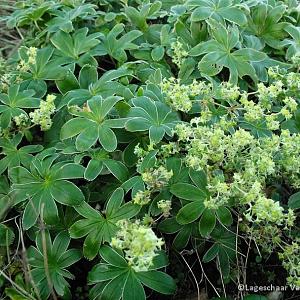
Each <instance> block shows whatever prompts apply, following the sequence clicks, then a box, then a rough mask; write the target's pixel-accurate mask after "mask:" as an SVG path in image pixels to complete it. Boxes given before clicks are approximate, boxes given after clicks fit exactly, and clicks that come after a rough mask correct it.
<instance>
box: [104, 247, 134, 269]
mask: <svg viewBox="0 0 300 300" xmlns="http://www.w3.org/2000/svg"><path fill="white" fill-rule="evenodd" d="M99 253H100V255H101V257H102V258H103V259H104V260H105V261H106V262H107V263H109V264H111V265H113V266H115V267H119V268H127V267H128V264H127V261H126V260H125V259H124V257H122V256H121V255H120V254H119V253H117V252H116V251H115V250H114V249H112V248H111V247H109V246H106V245H103V246H102V247H101V248H100V250H99Z"/></svg>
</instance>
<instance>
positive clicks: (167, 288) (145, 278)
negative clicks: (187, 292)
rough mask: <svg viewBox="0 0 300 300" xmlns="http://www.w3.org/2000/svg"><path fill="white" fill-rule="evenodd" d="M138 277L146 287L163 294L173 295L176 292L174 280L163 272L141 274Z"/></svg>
mask: <svg viewBox="0 0 300 300" xmlns="http://www.w3.org/2000/svg"><path fill="white" fill-rule="evenodd" d="M136 276H137V278H138V279H139V280H140V281H141V282H142V283H143V284H144V285H146V286H147V287H149V288H150V289H152V290H155V291H157V292H159V293H161V294H165V295H172V294H174V292H175V290H176V284H175V281H174V280H173V278H172V277H171V276H169V275H167V274H165V273H163V272H160V271H148V272H139V273H137V274H136Z"/></svg>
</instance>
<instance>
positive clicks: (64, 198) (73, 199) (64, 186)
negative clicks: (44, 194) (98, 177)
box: [50, 180, 84, 206]
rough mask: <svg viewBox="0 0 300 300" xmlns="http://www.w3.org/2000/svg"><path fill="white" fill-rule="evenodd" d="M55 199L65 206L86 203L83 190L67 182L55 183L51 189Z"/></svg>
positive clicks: (59, 181)
mask: <svg viewBox="0 0 300 300" xmlns="http://www.w3.org/2000/svg"><path fill="white" fill-rule="evenodd" d="M50 192H51V195H52V196H53V198H54V199H55V200H56V201H57V202H59V203H62V204H65V205H71V206H72V205H79V204H80V203H81V202H83V201H84V195H83V193H82V192H81V190H80V189H79V188H78V187H77V186H76V185H75V184H73V183H72V182H69V181H66V180H58V181H55V182H54V183H53V184H52V185H51V188H50Z"/></svg>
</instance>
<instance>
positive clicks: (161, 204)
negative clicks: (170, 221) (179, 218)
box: [157, 200, 172, 218]
mask: <svg viewBox="0 0 300 300" xmlns="http://www.w3.org/2000/svg"><path fill="white" fill-rule="evenodd" d="M171 206H172V201H170V200H160V201H158V202H157V207H158V208H159V209H160V210H161V211H162V214H163V216H164V217H165V218H167V217H168V216H169V215H170V211H171V208H172V207H171Z"/></svg>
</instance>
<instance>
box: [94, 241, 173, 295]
mask: <svg viewBox="0 0 300 300" xmlns="http://www.w3.org/2000/svg"><path fill="white" fill-rule="evenodd" d="M99 253H100V256H101V258H102V260H103V262H101V263H100V264H98V265H96V266H95V267H94V268H93V269H92V270H91V271H90V273H89V276H88V281H89V283H90V284H95V283H96V285H95V286H94V287H93V288H92V289H91V291H90V299H111V300H120V299H122V300H144V299H146V294H145V291H144V288H143V285H144V286H147V287H148V288H150V289H152V290H155V291H157V292H159V293H161V294H165V295H171V294H173V293H174V292H175V290H176V285H175V282H174V280H173V278H172V277H170V276H169V275H167V274H166V273H164V272H161V271H157V270H158V269H161V268H163V267H165V266H167V265H168V260H167V257H166V255H165V253H164V252H160V253H159V254H158V255H157V256H156V257H155V258H154V260H153V265H152V267H151V269H150V270H149V271H146V272H136V271H134V270H133V269H132V268H131V267H130V265H129V264H128V263H127V261H126V260H125V258H124V256H123V253H120V252H117V251H115V250H114V249H112V248H111V247H109V246H106V245H104V246H102V247H101V248H100V251H99Z"/></svg>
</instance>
